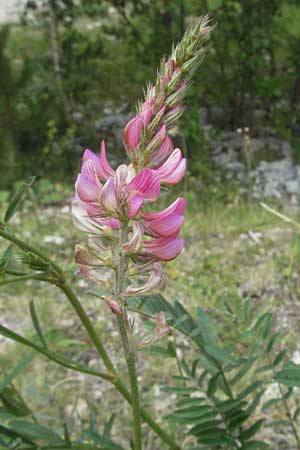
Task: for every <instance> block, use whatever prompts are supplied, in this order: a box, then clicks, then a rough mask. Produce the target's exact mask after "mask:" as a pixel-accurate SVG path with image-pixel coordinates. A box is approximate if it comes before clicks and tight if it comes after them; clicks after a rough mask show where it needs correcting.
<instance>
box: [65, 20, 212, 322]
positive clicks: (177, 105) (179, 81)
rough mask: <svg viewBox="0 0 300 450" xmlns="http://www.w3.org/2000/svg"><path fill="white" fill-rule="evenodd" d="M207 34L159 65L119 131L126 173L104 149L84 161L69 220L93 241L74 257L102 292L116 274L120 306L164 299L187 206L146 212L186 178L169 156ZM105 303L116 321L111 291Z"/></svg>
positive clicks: (177, 157)
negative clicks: (154, 296) (121, 280)
mask: <svg viewBox="0 0 300 450" xmlns="http://www.w3.org/2000/svg"><path fill="white" fill-rule="evenodd" d="M208 32H209V27H208V26H207V22H206V21H205V19H202V20H200V21H198V22H197V23H196V25H195V27H194V28H193V29H191V30H190V31H189V32H188V33H187V34H186V35H185V36H184V38H183V40H182V41H181V42H180V43H179V44H178V45H177V47H176V48H175V50H174V51H173V53H172V55H171V57H170V58H169V59H168V60H167V61H163V62H162V64H161V67H160V70H159V73H158V79H157V82H156V84H155V86H151V85H150V86H149V88H148V90H147V93H146V96H145V99H144V101H143V102H142V103H141V104H140V105H139V107H138V111H137V114H136V116H135V117H133V118H132V119H131V120H130V121H129V123H128V124H127V125H126V127H125V130H124V146H125V150H126V152H127V155H128V156H129V158H130V163H129V164H128V165H125V164H121V165H120V166H119V167H118V168H117V169H116V170H114V169H113V168H112V167H111V166H110V164H109V162H108V160H107V157H106V150H105V144H104V142H102V143H101V146H100V154H99V155H97V154H95V153H93V152H92V151H91V150H89V149H87V150H85V151H84V154H83V162H82V166H81V171H80V174H79V175H78V177H77V180H76V183H75V195H74V199H73V202H72V214H73V217H74V222H75V224H76V225H77V226H78V227H79V228H80V229H81V230H84V231H86V232H88V233H89V236H90V238H89V244H88V247H83V246H78V247H77V249H76V262H77V263H78V266H79V270H78V272H79V273H80V274H82V275H83V276H86V277H87V278H89V279H91V280H94V281H96V282H98V283H101V284H102V285H104V286H105V288H107V286H109V282H108V277H107V273H108V269H111V270H112V272H117V271H118V270H119V269H120V267H121V270H122V274H123V276H125V277H126V278H127V279H128V281H129V283H128V284H127V285H126V288H124V289H123V291H122V293H121V298H122V297H123V298H125V297H127V296H132V295H134V296H136V295H141V296H145V295H149V294H151V293H154V292H159V291H161V290H162V289H163V288H164V285H165V275H164V270H163V266H164V264H165V263H166V262H167V261H171V260H172V259H174V258H176V257H177V256H178V255H179V254H180V252H181V251H182V248H183V244H184V242H183V239H182V238H180V237H179V232H180V228H181V226H182V223H183V220H184V211H185V207H186V202H185V200H184V199H183V198H181V197H180V198H178V199H177V200H175V201H174V202H173V203H172V204H171V205H170V206H168V207H167V208H165V209H164V210H162V211H158V212H152V211H151V212H150V211H149V205H150V204H151V203H152V204H153V203H155V202H156V201H157V199H158V197H159V195H160V192H161V187H162V186H163V185H166V186H170V185H174V184H177V183H179V182H180V181H181V180H182V178H183V176H184V173H185V170H186V160H185V158H184V156H183V154H182V152H181V150H180V149H179V148H174V145H173V141H172V129H173V127H174V125H175V123H176V121H177V120H178V119H179V118H180V116H181V114H182V112H183V110H184V104H183V102H184V98H185V95H186V91H187V89H188V86H189V82H190V79H191V76H192V74H193V72H194V71H195V68H196V67H197V66H198V64H199V60H200V57H201V55H202V51H203V48H202V47H203V45H202V41H203V38H204V37H205V36H206V35H207V34H208ZM152 209H154V210H155V205H154V206H153V207H152V208H151V210H152ZM103 279H104V282H103ZM141 280H142V281H141ZM119 294H120V293H119ZM110 295H113V297H108V298H114V300H111V301H110V307H111V310H112V311H113V312H115V313H116V314H117V312H118V311H119V309H118V307H117V305H116V304H115V303H114V302H115V301H116V296H114V288H113V286H111V292H110Z"/></svg>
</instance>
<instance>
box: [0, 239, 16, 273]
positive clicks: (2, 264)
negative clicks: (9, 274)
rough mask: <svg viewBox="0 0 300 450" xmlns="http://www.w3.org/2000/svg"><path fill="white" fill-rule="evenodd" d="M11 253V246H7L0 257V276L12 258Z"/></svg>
mask: <svg viewBox="0 0 300 450" xmlns="http://www.w3.org/2000/svg"><path fill="white" fill-rule="evenodd" d="M12 252H13V246H12V245H9V246H8V247H7V249H6V250H5V251H4V253H3V255H2V257H1V258H0V275H1V274H3V273H4V272H5V271H6V269H7V267H8V264H9V261H10V258H11V256H12Z"/></svg>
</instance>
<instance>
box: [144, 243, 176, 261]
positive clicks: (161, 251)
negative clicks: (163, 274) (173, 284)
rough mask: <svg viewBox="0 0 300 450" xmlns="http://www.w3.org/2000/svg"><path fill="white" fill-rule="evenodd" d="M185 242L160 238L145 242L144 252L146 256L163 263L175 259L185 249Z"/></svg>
mask: <svg viewBox="0 0 300 450" xmlns="http://www.w3.org/2000/svg"><path fill="white" fill-rule="evenodd" d="M183 244H184V241H183V239H180V238H174V237H160V238H157V239H153V240H151V241H145V242H144V244H143V250H144V253H145V254H146V255H150V256H155V257H156V258H158V259H161V260H162V261H171V260H172V259H175V258H176V257H177V256H178V255H179V253H180V252H181V250H182V248H183Z"/></svg>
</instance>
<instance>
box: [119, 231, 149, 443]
mask: <svg viewBox="0 0 300 450" xmlns="http://www.w3.org/2000/svg"><path fill="white" fill-rule="evenodd" d="M127 235H128V232H127V224H124V226H123V229H122V230H121V232H120V240H119V246H118V249H117V255H116V259H117V261H116V263H117V264H116V267H117V268H116V274H115V292H114V300H115V301H116V302H119V303H121V299H120V296H121V294H122V291H123V285H124V280H125V273H126V267H127V258H126V257H125V256H124V255H122V245H123V244H124V243H125V242H126V239H127ZM118 325H119V331H120V335H121V339H122V344H123V350H124V354H125V359H126V364H127V370H128V375H129V381H130V390H131V399H132V402H131V406H132V412H133V424H134V443H135V446H134V448H135V450H142V428H141V408H140V399H139V387H138V380H137V373H136V362H135V348H134V345H133V341H132V334H131V331H132V330H131V325H130V323H129V320H128V316H127V311H126V308H125V307H124V306H123V305H122V314H121V315H119V316H118Z"/></svg>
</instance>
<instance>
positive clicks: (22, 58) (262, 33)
mask: <svg viewBox="0 0 300 450" xmlns="http://www.w3.org/2000/svg"><path fill="white" fill-rule="evenodd" d="M17 11H18V14H17V16H16V17H15V20H14V21H10V23H7V24H5V23H2V25H1V31H0V90H1V96H0V123H1V128H0V139H1V147H0V157H1V164H0V177H1V189H7V188H10V187H11V183H12V182H15V181H16V180H20V179H24V178H26V177H27V176H29V175H36V176H37V177H38V178H43V179H47V180H49V181H51V182H61V181H64V182H67V183H71V181H72V180H74V177H75V174H76V172H77V169H78V167H79V164H80V155H81V152H82V150H83V149H84V147H86V146H89V147H91V148H92V149H94V150H97V148H98V144H99V141H100V139H103V138H105V139H106V140H108V144H109V145H108V153H109V155H110V157H111V158H112V159H113V160H115V161H119V160H120V159H121V158H124V154H123V153H122V133H121V130H122V127H123V125H124V124H125V123H126V121H127V120H128V118H129V117H130V113H133V112H134V105H135V103H136V101H137V100H138V98H140V97H141V95H142V91H143V87H144V86H145V84H146V82H147V81H149V80H154V79H155V74H156V67H157V66H158V63H159V60H160V58H161V56H162V55H164V54H165V55H167V54H168V53H169V52H170V49H171V46H172V43H173V42H176V41H177V40H178V39H180V37H181V35H182V34H183V31H184V29H185V27H186V26H187V24H188V23H189V21H190V20H191V18H193V17H195V16H199V15H201V14H206V13H207V12H209V13H210V14H211V16H212V21H213V23H215V24H217V26H216V28H215V31H214V33H213V35H212V39H211V47H210V49H209V51H208V53H207V57H206V59H205V61H204V62H203V64H202V66H201V70H199V72H198V74H197V77H196V80H195V82H194V84H193V87H192V89H191V90H190V96H189V99H188V107H187V111H186V114H185V116H184V119H183V122H182V126H181V131H180V132H179V131H178V136H177V140H178V141H179V144H180V145H181V147H184V148H186V149H187V152H188V156H189V159H190V166H189V170H190V172H191V173H192V174H193V175H195V176H196V177H197V178H200V179H202V178H203V177H204V178H207V177H208V178H209V172H210V170H211V158H210V145H209V141H210V137H211V136H214V137H215V136H217V135H218V131H219V130H232V131H234V130H236V129H237V128H239V127H250V128H251V129H254V130H255V129H257V128H259V127H271V128H272V129H274V131H275V132H276V133H277V135H279V136H281V137H282V138H284V139H286V140H288V141H289V142H291V143H292V144H293V149H294V157H295V159H296V160H297V159H298V150H297V148H298V136H299V115H300V108H299V96H300V86H299V77H300V71H299V69H300V27H299V21H300V2H299V1H297V0H264V1H261V0H226V1H225V0H113V1H102V0H28V1H27V2H25V3H21V4H19V7H18V9H17ZM204 116H205V117H204ZM207 116H208V119H207ZM204 120H208V121H209V123H210V124H211V128H210V130H209V133H207V132H204V131H203V129H202V126H203V123H204Z"/></svg>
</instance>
